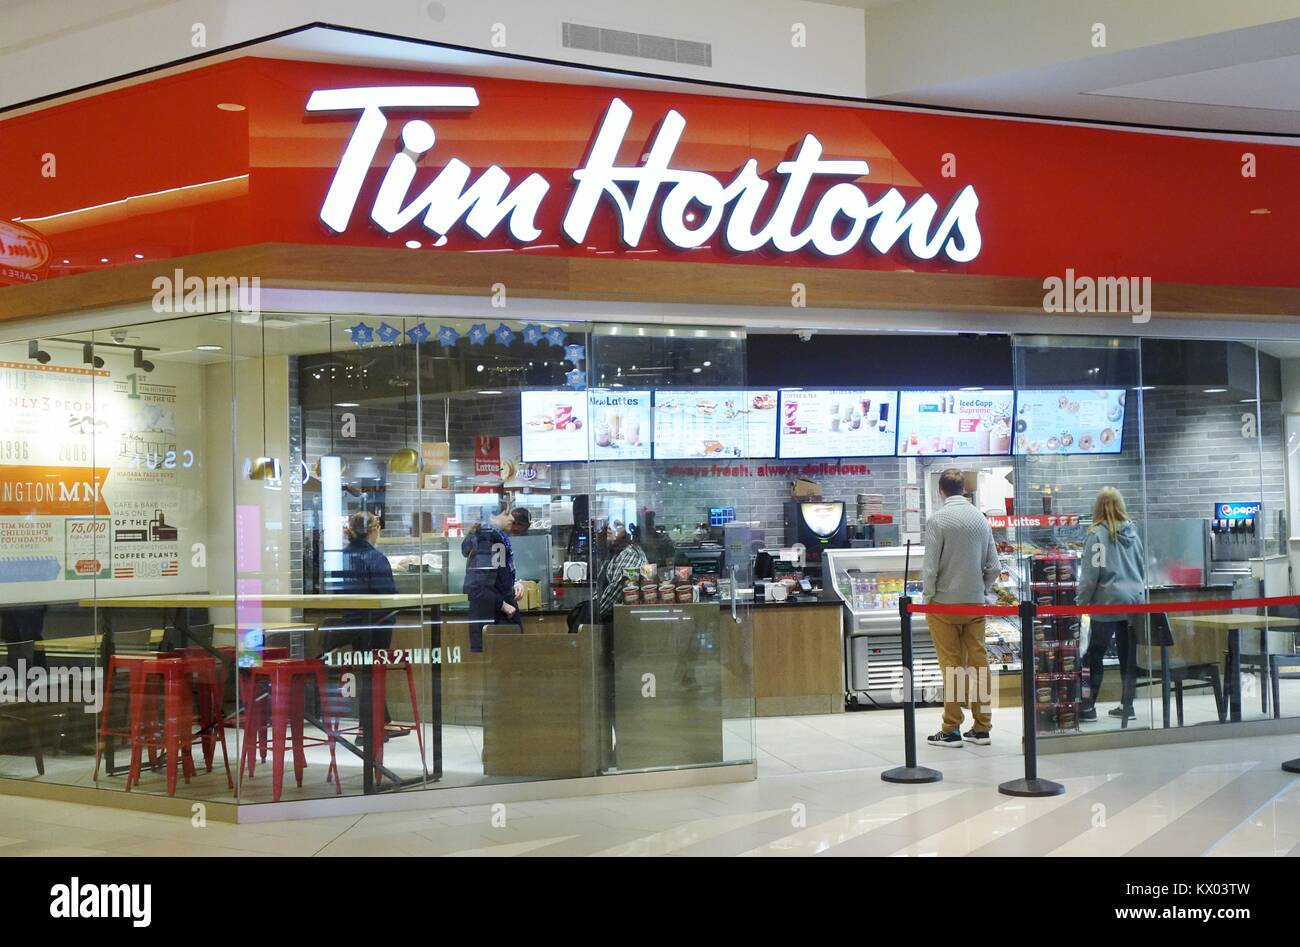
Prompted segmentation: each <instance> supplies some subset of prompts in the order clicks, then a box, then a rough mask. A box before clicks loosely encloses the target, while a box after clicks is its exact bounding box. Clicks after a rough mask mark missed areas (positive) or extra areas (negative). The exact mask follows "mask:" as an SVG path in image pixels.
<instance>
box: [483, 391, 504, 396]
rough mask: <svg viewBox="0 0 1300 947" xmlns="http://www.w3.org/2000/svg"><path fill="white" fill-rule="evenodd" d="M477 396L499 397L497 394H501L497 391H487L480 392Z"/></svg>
mask: <svg viewBox="0 0 1300 947" xmlns="http://www.w3.org/2000/svg"><path fill="white" fill-rule="evenodd" d="M479 394H481V395H499V394H501V392H499V391H491V390H487V391H480V392H479Z"/></svg>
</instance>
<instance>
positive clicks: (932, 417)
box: [898, 390, 1014, 457]
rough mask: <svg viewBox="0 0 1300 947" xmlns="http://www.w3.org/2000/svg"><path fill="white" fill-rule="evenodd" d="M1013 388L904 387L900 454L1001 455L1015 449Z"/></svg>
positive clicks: (899, 424)
mask: <svg viewBox="0 0 1300 947" xmlns="http://www.w3.org/2000/svg"><path fill="white" fill-rule="evenodd" d="M1013 403H1014V397H1013V393H1012V392H1011V391H1001V390H999V391H904V392H902V394H901V395H900V396H899V408H898V455H899V456H900V457H919V456H931V455H936V454H940V455H949V456H958V457H988V456H1002V455H1006V454H1010V453H1011V413H1012V405H1013Z"/></svg>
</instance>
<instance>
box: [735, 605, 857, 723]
mask: <svg viewBox="0 0 1300 947" xmlns="http://www.w3.org/2000/svg"><path fill="white" fill-rule="evenodd" d="M751 614H752V621H753V628H754V635H753V637H754V712H755V714H757V715H758V716H759V717H781V716H788V715H792V714H835V713H842V712H843V710H844V651H843V647H844V646H843V639H842V637H841V634H840V608H839V607H838V604H828V605H812V604H804V605H766V604H765V605H756V606H754V608H753V609H752V612H751Z"/></svg>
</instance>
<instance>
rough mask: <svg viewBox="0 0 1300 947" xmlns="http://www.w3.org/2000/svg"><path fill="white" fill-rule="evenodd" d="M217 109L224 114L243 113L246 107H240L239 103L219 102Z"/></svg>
mask: <svg viewBox="0 0 1300 947" xmlns="http://www.w3.org/2000/svg"><path fill="white" fill-rule="evenodd" d="M217 108H219V109H221V111H223V112H242V111H244V109H245V108H246V106H243V105H240V104H239V103H238V102H218V103H217Z"/></svg>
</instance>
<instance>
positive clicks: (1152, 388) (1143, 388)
mask: <svg viewBox="0 0 1300 947" xmlns="http://www.w3.org/2000/svg"><path fill="white" fill-rule="evenodd" d="M1133 390H1134V391H1155V390H1156V386H1155V385H1138V386H1137V387H1136V388H1134V389H1133Z"/></svg>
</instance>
